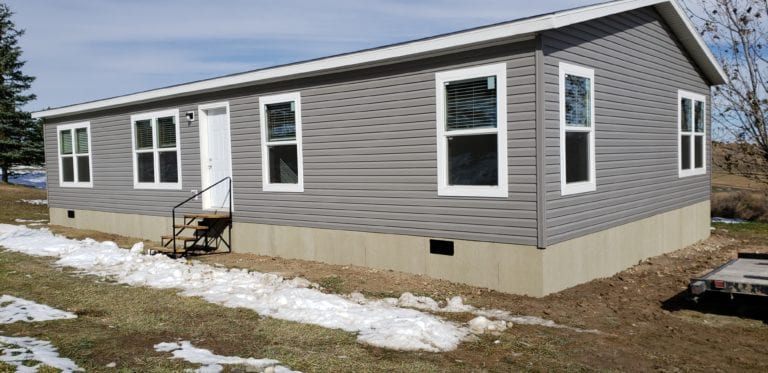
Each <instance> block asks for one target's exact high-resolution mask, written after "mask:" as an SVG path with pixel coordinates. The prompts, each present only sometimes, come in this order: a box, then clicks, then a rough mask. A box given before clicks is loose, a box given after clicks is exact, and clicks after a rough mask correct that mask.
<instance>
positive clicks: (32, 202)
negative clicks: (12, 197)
mask: <svg viewBox="0 0 768 373" xmlns="http://www.w3.org/2000/svg"><path fill="white" fill-rule="evenodd" d="M19 202H22V203H28V204H30V205H47V204H48V200H47V199H20V200H19Z"/></svg>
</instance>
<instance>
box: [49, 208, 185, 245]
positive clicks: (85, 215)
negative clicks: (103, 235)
mask: <svg viewBox="0 0 768 373" xmlns="http://www.w3.org/2000/svg"><path fill="white" fill-rule="evenodd" d="M74 211H75V217H74V218H68V217H67V209H60V208H51V209H50V215H51V224H53V225H61V226H65V227H72V228H77V229H90V230H94V231H99V232H107V233H113V234H119V235H121V236H127V237H136V238H143V239H145V240H152V241H160V236H162V235H165V234H171V218H169V217H163V216H150V215H136V214H118V213H114V212H101V211H89V210H74Z"/></svg>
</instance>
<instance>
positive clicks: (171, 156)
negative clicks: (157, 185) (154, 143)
mask: <svg viewBox="0 0 768 373" xmlns="http://www.w3.org/2000/svg"><path fill="white" fill-rule="evenodd" d="M176 161H177V158H176V152H160V182H161V183H177V182H178V181H179V164H178V162H176Z"/></svg>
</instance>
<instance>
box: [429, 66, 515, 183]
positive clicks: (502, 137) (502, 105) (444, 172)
mask: <svg viewBox="0 0 768 373" xmlns="http://www.w3.org/2000/svg"><path fill="white" fill-rule="evenodd" d="M486 76H496V118H497V120H496V128H482V129H468V130H456V131H447V130H446V123H445V121H446V117H445V83H446V82H451V81H456V80H466V79H472V78H481V77H486ZM435 93H436V94H435V96H436V99H437V195H438V196H456V197H507V196H508V195H509V192H508V191H509V177H508V170H507V64H506V63H498V64H493V65H484V66H477V67H470V68H465V69H458V70H451V71H443V72H438V73H435ZM493 133H495V134H496V140H497V141H496V142H497V144H496V154H497V156H498V164H497V165H496V167H498V177H499V185H449V184H448V134H453V135H457V136H458V135H467V134H478V135H479V134H493Z"/></svg>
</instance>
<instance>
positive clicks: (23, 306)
mask: <svg viewBox="0 0 768 373" xmlns="http://www.w3.org/2000/svg"><path fill="white" fill-rule="evenodd" d="M76 317H77V316H76V315H75V314H73V313H69V312H65V311H62V310H57V309H55V308H53V307H49V306H46V305H44V304H39V303H35V302H32V301H28V300H26V299H21V298H16V297H12V296H10V295H3V296H0V324H13V323H15V322H16V321H25V322H35V321H47V320H59V319H74V318H76Z"/></svg>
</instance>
